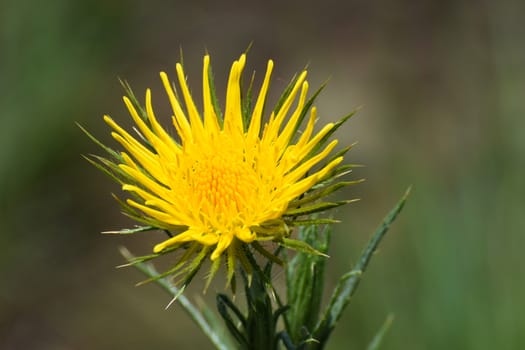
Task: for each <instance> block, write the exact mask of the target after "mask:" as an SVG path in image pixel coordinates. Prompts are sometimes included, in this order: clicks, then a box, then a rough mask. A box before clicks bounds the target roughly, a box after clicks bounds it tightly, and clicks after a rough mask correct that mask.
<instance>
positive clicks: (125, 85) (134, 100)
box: [119, 78, 149, 124]
mask: <svg viewBox="0 0 525 350" xmlns="http://www.w3.org/2000/svg"><path fill="white" fill-rule="evenodd" d="M119 82H120V85H122V88H123V89H124V91H125V92H126V95H128V97H129V100H130V101H131V103H132V104H133V107H135V109H137V111H138V112H139V115H140V117H141V118H142V119H143V120H144V121H145V122H147V123H148V124H149V120H148V114H147V113H146V111H145V110H144V108H143V107H142V105H141V104H140V102H139V100H138V99H137V98H136V97H135V94H134V93H133V90H132V89H131V86H130V85H129V83H128V82H127V81H126V80H122V79H120V78H119Z"/></svg>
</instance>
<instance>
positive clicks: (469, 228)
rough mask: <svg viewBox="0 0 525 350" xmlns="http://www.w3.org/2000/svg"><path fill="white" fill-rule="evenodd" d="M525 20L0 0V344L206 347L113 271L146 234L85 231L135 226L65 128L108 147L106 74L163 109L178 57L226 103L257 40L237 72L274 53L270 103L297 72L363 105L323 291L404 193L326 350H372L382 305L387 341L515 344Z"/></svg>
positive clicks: (474, 11)
mask: <svg viewBox="0 0 525 350" xmlns="http://www.w3.org/2000/svg"><path fill="white" fill-rule="evenodd" d="M524 11H525V4H523V3H522V2H519V1H517V0H505V1H500V2H495V1H493V2H491V1H488V0H487V1H485V2H482V3H470V2H468V1H448V2H446V1H445V2H443V1H431V0H427V1H421V2H417V3H414V2H410V1H406V0H401V1H395V2H389V1H378V2H374V4H372V3H369V4H362V3H357V2H348V3H347V4H345V5H342V4H340V3H339V2H337V1H328V2H324V3H323V4H321V3H313V2H311V3H309V2H304V1H303V2H286V3H282V2H274V3H272V2H267V3H266V4H265V5H264V6H263V5H262V4H261V5H254V4H243V5H235V6H234V5H233V4H224V3H223V4H220V5H219V4H218V3H217V4H216V3H213V2H209V3H207V4H206V5H205V4H202V5H190V3H189V2H174V3H172V4H171V5H168V4H166V3H163V2H155V1H154V2H149V3H148V5H146V3H145V2H138V1H133V2H124V1H114V2H104V1H91V2H88V1H83V2H82V1H81V2H68V1H64V0H51V1H48V2H45V3H38V2H36V1H31V0H22V1H14V0H4V1H3V2H2V3H0V107H1V110H2V113H1V116H0V120H1V127H0V229H1V231H0V276H1V277H2V279H1V281H0V348H2V349H121V348H127V349H144V348H155V349H164V348H166V349H168V348H196V347H197V346H200V347H201V348H206V347H208V348H209V347H210V345H209V344H208V343H207V342H206V340H205V339H202V337H201V336H200V335H199V334H198V333H197V332H198V331H197V329H196V327H194V326H193V325H192V324H190V322H189V320H188V318H187V317H186V315H185V314H183V313H182V310H180V309H178V308H173V309H171V310H170V311H168V312H164V311H163V306H164V305H165V303H166V301H167V300H166V298H165V296H164V295H163V294H162V292H161V291H159V290H157V289H156V288H155V287H154V286H145V287H141V288H138V289H133V288H132V284H133V282H135V281H137V280H138V279H139V278H140V276H139V275H138V274H136V273H134V271H131V270H129V271H127V270H126V271H124V270H119V271H114V269H113V268H112V267H113V266H114V265H117V264H118V263H120V262H121V258H120V257H119V256H118V253H117V249H116V247H117V246H118V245H122V244H125V245H127V246H128V247H130V249H132V250H133V249H134V250H136V251H139V252H145V251H147V249H149V247H150V244H151V242H152V241H155V239H157V237H148V236H140V237H134V239H122V238H113V237H101V236H100V235H98V234H97V233H96V232H98V231H102V230H105V229H111V228H120V227H121V226H129V225H130V222H129V221H127V220H126V219H125V218H122V217H121V216H119V213H118V208H117V206H116V205H114V203H113V202H112V201H111V198H110V196H109V192H111V191H117V190H118V189H117V188H116V186H113V184H111V183H110V181H108V180H107V179H106V178H104V177H103V175H101V174H99V173H98V172H97V171H96V170H95V169H93V168H92V167H90V166H89V165H88V164H86V162H85V161H83V160H82V159H81V158H80V156H79V154H81V153H90V152H98V150H97V149H96V147H95V146H94V145H92V144H90V143H89V141H88V140H87V139H86V137H84V136H83V135H82V134H81V132H80V131H79V130H78V128H77V127H76V126H75V122H80V123H82V124H83V125H85V126H86V127H88V128H89V129H90V130H93V131H94V132H95V133H97V135H106V134H107V133H106V130H105V129H104V126H103V125H102V124H103V123H102V122H101V118H100V117H101V115H102V114H103V113H110V114H112V115H114V116H115V117H117V118H119V120H125V118H126V116H125V113H124V109H123V108H122V106H121V103H120V100H119V97H120V95H121V90H120V87H119V85H118V82H117V76H121V77H123V78H126V79H128V80H130V82H131V83H132V86H133V87H134V89H135V90H136V92H139V94H140V93H141V92H142V91H143V90H144V89H145V88H146V87H147V86H151V87H152V88H153V93H154V98H156V101H157V102H156V103H157V104H158V105H159V107H158V108H159V112H160V111H162V110H163V108H165V107H166V105H165V104H163V103H162V102H161V101H162V99H163V95H162V93H161V90H160V83H159V81H158V79H157V76H156V75H157V72H158V71H159V70H161V69H166V70H170V69H173V66H174V63H175V62H176V60H177V59H178V55H179V47H180V46H181V47H182V48H183V49H184V52H185V57H184V59H185V65H186V66H187V72H188V75H189V80H190V83H191V85H192V86H193V91H194V93H196V94H197V93H199V92H200V84H199V79H200V69H201V56H202V53H203V52H204V50H205V49H207V50H208V51H209V52H210V53H211V54H212V60H213V64H214V69H215V74H216V76H217V84H218V90H219V91H220V90H221V86H223V85H221V84H224V82H225V80H226V79H225V75H226V73H227V71H228V68H229V67H228V65H229V64H230V62H231V60H232V59H233V58H234V57H235V56H237V55H238V54H239V53H240V52H241V51H242V50H244V48H245V47H246V46H247V45H248V43H249V42H250V41H252V40H253V41H254V46H253V49H252V52H251V54H250V56H249V66H248V67H247V70H248V71H250V70H251V69H253V68H257V70H258V73H259V74H260V73H261V71H262V68H261V67H264V62H265V61H266V59H268V58H273V59H274V60H275V62H276V75H275V76H274V81H273V87H274V88H275V89H276V90H277V92H276V94H277V93H278V92H279V91H278V90H279V89H282V88H283V87H284V86H285V83H286V82H287V80H288V79H289V77H290V76H291V75H292V74H293V73H295V72H296V71H298V70H300V69H301V68H302V67H303V66H304V65H305V64H309V66H310V68H309V70H310V72H311V73H310V82H311V85H312V86H313V87H315V86H317V85H318V84H320V83H321V82H322V81H324V80H325V79H326V78H327V77H331V78H330V82H329V85H328V88H327V89H326V91H325V92H324V93H323V94H322V96H321V97H320V99H319V101H318V103H317V106H318V109H319V115H320V117H321V118H326V120H334V119H336V118H337V117H339V116H341V115H343V114H345V113H347V112H349V111H350V110H351V109H353V108H355V107H356V106H359V105H364V108H363V109H362V111H361V112H360V113H359V115H358V116H357V117H356V118H355V119H354V120H352V121H350V122H349V124H348V127H347V129H345V130H343V131H342V132H341V133H340V134H339V138H340V139H341V142H342V143H343V144H347V143H350V142H353V141H355V140H358V141H359V142H360V143H359V145H358V146H357V147H356V149H355V150H352V152H350V154H349V161H351V162H360V163H364V164H366V166H367V167H366V168H363V169H359V171H358V172H357V173H356V175H355V176H356V177H366V178H367V181H366V183H365V184H363V185H360V186H359V188H351V189H350V190H349V191H348V195H349V196H357V197H360V198H362V199H363V200H362V201H361V202H359V203H358V204H355V205H352V206H350V207H348V208H346V209H344V210H341V211H340V212H339V213H338V214H337V215H338V216H339V217H340V218H342V219H343V220H344V221H343V222H344V224H341V225H340V226H339V227H338V228H337V232H336V234H335V235H334V242H333V243H334V245H333V248H332V253H331V256H332V257H331V259H330V262H329V266H330V269H331V275H330V277H329V279H328V281H327V284H328V285H333V283H334V280H335V278H336V277H337V276H338V275H339V274H340V273H342V272H344V271H346V270H348V269H349V268H350V266H351V264H352V263H353V262H354V261H355V259H357V256H358V254H359V251H360V249H361V247H362V245H363V244H364V242H365V241H366V239H367V236H368V234H369V233H370V232H372V231H373V228H374V226H375V225H376V224H377V223H378V222H379V220H380V219H381V217H382V215H383V214H384V213H386V211H387V210H388V209H389V208H390V206H391V205H393V203H394V202H395V201H396V199H397V198H398V197H399V196H400V195H401V194H402V192H403V190H404V189H405V188H406V187H407V186H408V185H409V184H412V185H413V193H412V196H411V198H410V200H409V203H408V204H407V207H406V208H405V210H404V212H403V214H402V215H401V217H400V219H399V221H398V222H396V224H395V227H394V229H393V230H392V231H391V232H390V233H389V236H388V237H387V238H386V240H385V242H384V244H383V246H382V248H381V251H380V253H379V254H377V256H376V257H375V259H374V261H373V262H372V266H371V269H370V270H369V272H368V273H367V275H366V276H365V279H364V281H363V283H362V284H361V287H360V290H359V291H358V293H357V294H356V297H355V300H354V301H353V303H352V304H351V306H350V308H349V309H348V313H347V314H346V315H345V317H344V318H343V321H342V324H341V325H340V328H339V329H338V330H337V331H336V333H335V335H334V337H335V338H334V340H333V343H332V348H333V349H340V348H354V349H362V348H365V344H367V342H368V341H369V340H370V339H371V338H372V336H373V334H374V332H375V330H376V329H378V328H379V326H380V324H381V323H382V322H383V320H384V319H385V317H386V315H387V314H388V313H389V312H393V313H394V314H395V316H396V320H395V322H394V326H393V327H392V329H391V333H390V334H389V336H388V337H387V344H386V345H385V347H384V349H444V348H449V349H522V348H525V333H524V332H523V330H524V329H525V316H524V315H525V302H524V301H523V297H522V296H523V295H525V268H524V266H525V264H524V263H523V260H522V255H523V254H522V251H523V248H524V247H525V238H524V233H525V232H524V231H525V230H524V228H525V215H523V213H524V212H525V182H524V180H523V173H524V170H525V138H524V137H523V131H524V130H525V118H524V115H525V105H524V103H523V97H524V91H525V63H524V62H525V46H523V43H522V41H523V40H522V39H523V37H524V36H525V25H524V24H523V21H522V14H523V13H524ZM259 78H260V77H259ZM165 110H166V109H164V111H165ZM159 114H160V113H159ZM102 138H104V136H102ZM104 139H105V140H107V139H109V137H106V138H104ZM277 278H282V277H279V276H277ZM209 294H213V293H209ZM208 297H209V296H208Z"/></svg>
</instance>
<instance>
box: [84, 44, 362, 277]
mask: <svg viewBox="0 0 525 350" xmlns="http://www.w3.org/2000/svg"><path fill="white" fill-rule="evenodd" d="M245 61H246V56H245V55H244V54H243V55H241V56H240V58H239V59H238V60H237V61H235V62H234V63H233V65H232V67H231V71H230V76H229V81H228V85H227V90H226V103H225V109H224V116H223V115H222V113H221V110H220V109H219V107H218V103H217V98H216V94H215V89H214V86H213V76H212V73H211V68H210V58H209V56H207V55H206V56H204V64H203V86H202V89H203V109H202V114H201V113H200V112H199V111H198V109H197V107H196V105H195V103H194V101H193V98H192V96H191V95H190V92H189V88H188V85H187V84H186V80H185V74H184V70H183V67H182V65H181V64H177V65H176V72H177V78H178V83H179V86H180V92H181V95H182V98H181V97H179V96H177V93H176V91H175V90H174V86H173V85H172V84H171V83H170V81H169V79H168V76H167V74H166V73H164V72H161V73H160V77H161V80H162V83H163V85H164V89H165V90H166V94H167V97H168V99H169V102H170V104H171V108H172V110H173V116H172V122H173V126H174V128H175V131H176V137H172V136H171V134H170V131H168V130H166V129H165V128H164V127H163V126H161V125H160V123H159V122H158V120H157V117H156V116H155V113H154V111H153V108H152V96H151V92H150V90H149V89H148V90H147V91H146V99H145V108H142V107H141V105H140V104H139V103H138V102H137V99H136V98H135V96H134V95H133V93H132V91H131V89H129V86H128V87H127V90H128V95H129V97H124V103H125V105H126V107H127V109H128V110H129V113H130V115H131V117H132V118H133V121H134V123H135V124H136V126H137V127H136V130H135V131H137V134H138V136H133V135H131V134H130V133H128V132H127V131H126V130H124V129H123V128H122V127H121V126H119V125H118V124H117V123H116V122H115V121H114V120H113V119H112V118H110V117H109V116H107V115H106V116H104V120H105V122H106V123H107V124H108V125H109V126H110V127H111V128H112V129H113V132H112V133H111V135H112V136H113V138H114V139H115V140H116V141H117V142H118V143H120V145H121V146H122V147H123V148H124V149H125V151H123V152H116V151H114V150H112V149H111V148H109V147H106V146H104V145H102V144H101V143H100V142H99V141H97V140H96V139H95V138H94V137H93V136H92V135H90V134H89V133H88V135H89V136H90V137H91V138H92V139H93V140H94V141H95V142H97V143H98V144H99V145H101V146H102V147H104V149H105V150H106V151H107V152H108V153H109V154H110V159H107V158H103V157H98V156H94V158H89V160H90V161H91V162H92V163H93V164H95V165H96V166H97V167H99V168H100V169H101V170H103V171H104V172H106V173H107V174H109V175H110V176H112V177H113V178H114V179H115V180H116V181H118V182H119V183H120V184H121V185H122V189H123V190H124V191H126V192H128V193H129V198H128V199H127V200H126V201H122V200H119V202H120V204H121V205H122V207H123V209H124V212H125V213H126V214H127V215H129V216H130V217H132V218H134V219H135V220H137V221H139V222H141V223H143V224H145V225H146V226H141V227H139V228H136V229H131V230H122V231H118V233H134V232H138V231H146V230H149V229H162V230H164V231H165V232H166V233H168V235H169V238H167V239H165V240H163V241H161V242H159V243H158V244H156V245H155V246H154V247H153V254H151V255H148V256H144V257H140V258H137V259H136V260H135V262H142V261H145V260H149V259H153V258H155V257H157V256H160V255H163V254H166V253H169V252H172V251H175V250H179V249H183V250H184V252H183V253H182V254H181V255H180V256H179V257H178V260H177V262H176V264H175V266H174V267H173V268H172V269H170V270H168V271H166V272H165V273H164V274H162V275H160V276H159V277H164V276H168V275H173V276H174V277H177V276H182V286H183V287H184V286H186V285H187V284H188V283H189V282H190V281H191V279H192V278H193V277H194V276H195V274H196V273H197V272H198V270H199V269H200V267H201V266H202V264H203V263H204V261H205V260H207V258H208V257H209V259H210V260H211V262H212V263H211V269H210V273H209V278H208V281H207V284H208V283H209V282H210V281H211V279H212V278H213V276H214V275H215V274H216V272H217V271H218V269H219V268H220V266H221V261H224V262H225V263H226V266H227V283H228V284H229V283H230V282H231V281H232V279H233V280H234V276H235V269H236V266H237V265H238V264H240V265H241V266H242V268H243V269H244V271H245V272H247V274H248V275H250V273H251V271H252V268H253V267H252V264H251V263H250V261H249V256H248V253H249V252H250V251H251V249H253V250H255V251H257V252H259V253H260V254H262V255H263V256H265V257H266V258H268V259H270V260H272V261H274V262H280V260H279V258H278V257H277V256H276V255H274V254H273V253H271V252H270V251H268V250H267V248H266V245H263V244H261V242H262V241H273V242H276V243H277V244H279V245H281V246H284V247H287V248H291V249H296V250H301V251H307V252H310V253H317V252H316V251H315V250H314V249H313V248H311V247H310V246H309V245H308V244H306V243H304V242H302V241H298V240H294V239H291V238H290V236H291V233H292V229H291V227H293V226H297V225H306V224H312V223H321V222H331V221H333V220H328V219H311V218H309V217H308V215H310V214H312V213H316V212H321V211H324V210H327V209H330V208H333V207H336V206H339V205H342V204H345V203H347V202H348V201H341V202H323V201H322V200H321V199H322V198H323V197H325V196H326V195H328V194H330V193H332V192H334V191H335V190H337V189H339V188H341V187H342V186H345V185H348V184H350V183H355V182H356V181H354V182H337V181H336V179H337V178H338V177H340V176H341V175H343V174H345V173H346V172H347V170H348V169H349V166H340V163H341V162H342V160H343V155H344V153H345V152H346V151H347V150H348V149H349V148H350V147H348V148H346V149H343V150H342V151H340V152H338V153H336V154H334V155H331V153H332V151H333V150H334V148H335V146H336V144H337V140H332V141H329V138H330V136H331V135H332V134H333V132H334V131H335V130H336V129H337V128H338V127H339V126H340V125H341V124H342V123H343V122H344V121H346V120H347V119H348V118H349V117H350V115H349V116H347V117H345V118H343V119H342V120H340V121H339V122H337V123H329V124H327V125H325V126H324V127H323V128H321V130H320V131H318V132H317V133H315V132H314V126H315V124H316V108H315V107H312V103H313V100H314V98H315V97H316V96H317V94H318V93H319V92H320V90H321V89H319V90H318V91H317V92H316V93H315V94H314V96H313V97H312V98H310V99H308V100H307V92H308V83H307V81H306V80H305V79H306V71H303V72H302V73H301V74H300V75H299V76H298V77H296V78H295V79H293V80H292V82H291V83H290V85H289V86H288V87H287V88H286V89H285V91H284V93H283V95H282V97H281V98H280V100H279V102H278V103H277V106H276V107H275V108H274V109H273V112H271V113H268V114H267V113H265V103H266V99H267V94H268V89H269V85H270V77H271V74H272V69H273V62H272V61H271V60H270V61H269V62H268V66H267V70H266V74H265V77H264V80H263V83H262V86H261V88H260V92H259V94H258V97H257V99H256V100H255V104H254V105H253V108H251V93H252V84H250V87H249V89H248V93H247V96H246V97H244V96H243V93H242V92H241V85H242V84H241V75H242V71H243V68H244V65H245ZM252 83H253V80H252ZM295 101H297V102H296V105H295V108H292V105H293V104H294V102H295ZM182 102H184V105H185V108H183V107H182ZM308 112H310V113H309V118H305V117H306V116H307V114H308ZM304 119H308V120H307V121H306V122H305V123H303V121H304ZM303 124H305V126H304V127H303V128H302V131H299V129H300V128H301V125H303Z"/></svg>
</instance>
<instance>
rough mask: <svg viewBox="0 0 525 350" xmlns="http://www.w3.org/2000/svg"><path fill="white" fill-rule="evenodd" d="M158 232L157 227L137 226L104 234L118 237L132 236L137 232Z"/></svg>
mask: <svg viewBox="0 0 525 350" xmlns="http://www.w3.org/2000/svg"><path fill="white" fill-rule="evenodd" d="M153 230H158V228H157V227H154V226H137V227H135V228H123V229H121V230H117V231H104V232H102V233H103V234H116V235H130V234H133V233H137V232H145V231H153Z"/></svg>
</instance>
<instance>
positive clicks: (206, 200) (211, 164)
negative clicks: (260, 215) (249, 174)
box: [192, 153, 246, 214]
mask: <svg viewBox="0 0 525 350" xmlns="http://www.w3.org/2000/svg"><path fill="white" fill-rule="evenodd" d="M244 168H246V167H245V164H243V163H242V162H239V161H236V160H235V159H228V158H227V157H225V156H224V155H223V154H220V153H219V154H213V155H210V156H208V157H205V158H204V159H201V160H197V161H195V163H194V164H193V166H192V171H193V176H192V177H193V191H194V195H195V196H196V199H197V201H198V203H199V204H200V206H201V207H202V208H203V209H205V210H206V211H209V210H213V211H215V212H220V213H224V214H234V213H238V212H239V211H240V210H242V208H243V204H244V202H245V198H244V195H245V189H246V181H245V180H244V178H243V175H244V173H245V172H246V171H245V169H244Z"/></svg>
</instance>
